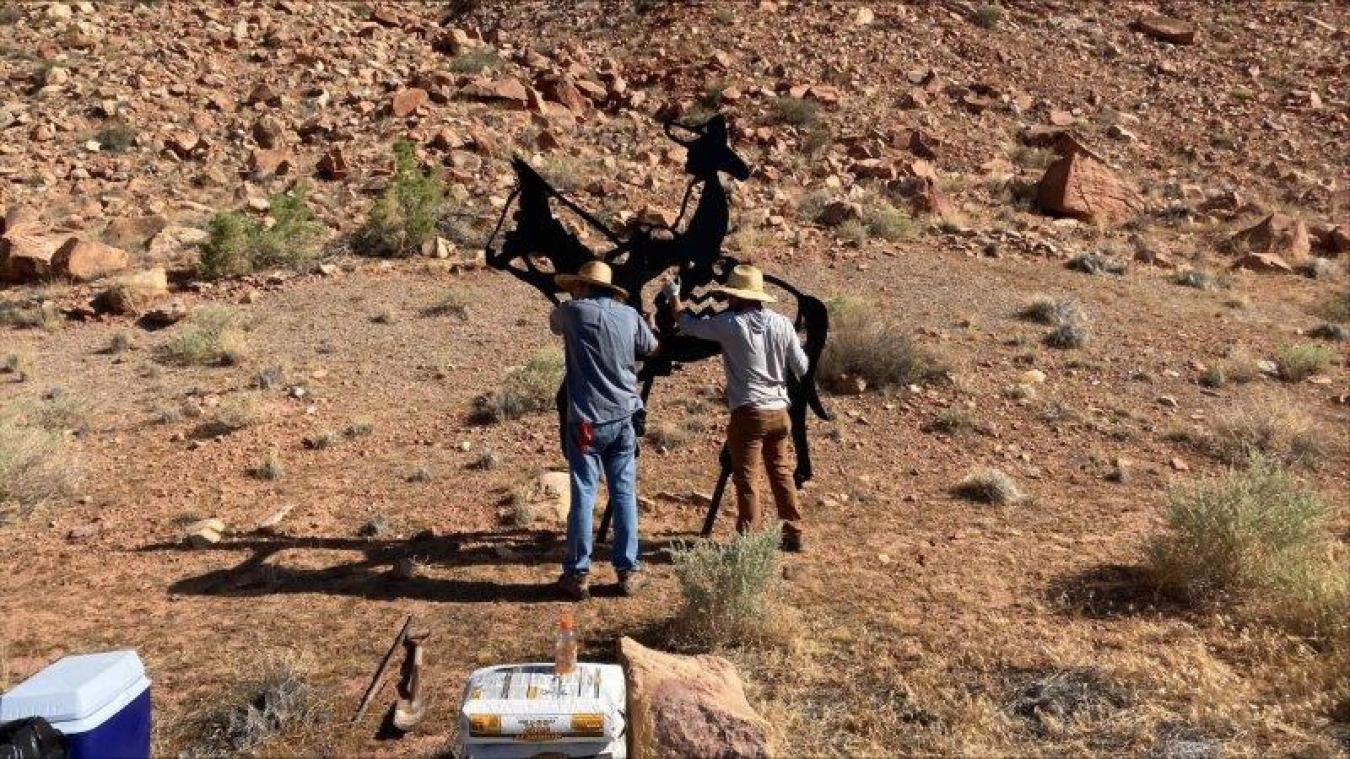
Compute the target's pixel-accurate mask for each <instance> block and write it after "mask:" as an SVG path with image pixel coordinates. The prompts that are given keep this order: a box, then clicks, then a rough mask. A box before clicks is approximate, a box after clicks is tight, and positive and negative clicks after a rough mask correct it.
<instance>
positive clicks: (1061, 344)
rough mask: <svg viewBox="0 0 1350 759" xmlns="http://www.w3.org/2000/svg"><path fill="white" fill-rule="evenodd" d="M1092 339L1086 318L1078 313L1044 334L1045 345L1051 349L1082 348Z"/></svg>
mask: <svg viewBox="0 0 1350 759" xmlns="http://www.w3.org/2000/svg"><path fill="white" fill-rule="evenodd" d="M1091 339H1092V332H1091V331H1090V330H1089V329H1088V324H1087V319H1086V317H1085V316H1084V315H1083V314H1082V313H1081V312H1079V313H1078V314H1076V315H1075V317H1074V318H1071V319H1068V320H1066V321H1063V322H1061V323H1060V324H1059V325H1058V326H1056V327H1055V328H1054V329H1052V330H1050V331H1049V332H1047V333H1045V338H1044V340H1045V344H1046V345H1048V346H1050V347H1051V348H1065V349H1068V348H1082V347H1083V346H1085V345H1087V344H1088V341H1089V340H1091Z"/></svg>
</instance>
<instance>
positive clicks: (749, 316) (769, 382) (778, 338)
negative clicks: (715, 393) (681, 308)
mask: <svg viewBox="0 0 1350 759" xmlns="http://www.w3.org/2000/svg"><path fill="white" fill-rule="evenodd" d="M680 332H682V333H684V334H686V335H690V336H691V337H699V338H703V339H704V340H711V341H713V342H715V343H718V344H720V345H721V346H722V364H723V366H724V367H725V368H726V373H727V406H728V407H730V408H731V410H732V411H735V410H736V409H738V408H740V407H741V406H750V407H752V408H756V409H766V410H771V409H782V408H787V406H788V392H787V380H788V372H791V373H792V376H793V377H794V378H801V377H802V375H804V374H806V369H807V359H806V352H805V351H803V350H802V344H801V341H800V340H799V339H798V338H797V330H796V329H794V328H793V326H792V322H791V321H790V320H789V319H788V318H787V317H786V316H783V315H782V314H779V313H776V312H774V311H770V310H769V309H767V308H765V309H749V310H745V311H724V312H723V313H720V314H718V315H716V316H711V317H707V318H700V317H697V316H693V315H690V314H685V315H684V316H682V317H681V318H680Z"/></svg>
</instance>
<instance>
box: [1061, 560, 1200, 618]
mask: <svg viewBox="0 0 1350 759" xmlns="http://www.w3.org/2000/svg"><path fill="white" fill-rule="evenodd" d="M1045 597H1046V600H1048V601H1049V602H1050V603H1051V604H1052V605H1054V606H1055V607H1056V608H1057V609H1059V610H1060V611H1061V612H1064V613H1066V614H1071V615H1075V616H1081V617H1087V618H1090V619H1110V618H1112V617H1131V616H1142V615H1148V614H1178V613H1181V612H1183V611H1184V610H1185V607H1184V606H1183V605H1182V604H1180V603H1179V602H1177V601H1176V600H1174V599H1172V598H1169V597H1168V596H1166V595H1165V594H1163V593H1162V592H1161V591H1159V590H1158V587H1157V585H1156V584H1155V583H1154V582H1153V581H1152V579H1151V578H1150V577H1149V575H1148V572H1147V570H1146V569H1145V568H1144V567H1141V566H1131V565H1127V564H1102V565H1099V566H1095V567H1091V568H1089V569H1086V570H1083V571H1079V572H1074V573H1072V574H1067V575H1061V576H1059V577H1056V578H1055V579H1053V580H1051V582H1050V584H1049V585H1048V586H1047V587H1046V591H1045Z"/></svg>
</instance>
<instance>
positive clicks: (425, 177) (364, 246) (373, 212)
mask: <svg viewBox="0 0 1350 759" xmlns="http://www.w3.org/2000/svg"><path fill="white" fill-rule="evenodd" d="M445 212H446V195H445V180H444V178H443V177H442V175H441V172H439V171H435V170H433V171H423V170H422V169H421V168H419V167H418V165H417V157H416V156H415V155H414V154H413V145H412V143H411V142H408V141H407V140H399V141H398V142H396V143H394V178H393V180H392V181H390V183H389V187H388V188H387V189H386V190H385V191H384V194H383V195H381V196H380V199H379V200H377V201H375V205H374V206H372V207H371V209H370V217H369V218H368V219H367V220H366V223H365V226H363V227H362V228H361V229H360V231H358V232H357V234H356V248H357V250H358V251H359V252H362V253H364V254H366V255H371V256H380V257H386V258H387V257H402V256H410V255H413V254H415V253H416V252H417V251H419V250H420V249H421V248H422V245H423V244H424V243H426V242H427V241H428V240H430V239H432V238H433V237H434V236H435V234H436V227H437V225H438V224H439V223H440V222H441V220H442V219H443V218H444V217H445Z"/></svg>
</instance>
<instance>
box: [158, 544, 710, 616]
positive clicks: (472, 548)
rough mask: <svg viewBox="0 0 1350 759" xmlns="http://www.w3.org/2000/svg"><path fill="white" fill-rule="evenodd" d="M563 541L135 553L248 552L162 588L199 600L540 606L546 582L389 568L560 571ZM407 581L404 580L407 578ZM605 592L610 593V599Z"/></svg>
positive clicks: (647, 557) (659, 558) (598, 553)
mask: <svg viewBox="0 0 1350 759" xmlns="http://www.w3.org/2000/svg"><path fill="white" fill-rule="evenodd" d="M564 537H565V536H563V535H561V534H559V533H556V532H553V531H548V530H499V531H482V532H471V533H456V534H454V535H447V536H444V537H438V536H435V535H431V534H429V533H423V534H420V535H417V536H414V537H413V538H412V539H409V540H379V539H370V538H325V537H291V536H286V535H261V534H254V535H248V536H243V537H240V538H237V539H232V540H231V539H227V540H223V541H221V542H219V543H217V544H215V545H212V546H207V547H205V548H194V547H191V546H188V545H186V544H182V543H158V544H152V545H147V546H143V547H141V548H140V549H138V550H139V551H142V552H152V551H191V552H213V551H218V552H222V553H225V552H229V553H235V552H238V551H249V552H250V555H249V556H248V557H247V558H246V559H244V560H243V561H242V562H240V563H238V564H236V565H235V566H232V567H228V568H225V569H217V570H212V571H210V572H206V573H205V574H201V575H197V576H193V577H187V578H184V579H182V580H179V581H177V582H175V583H173V584H172V585H170V586H169V593H170V594H175V595H198V596H266V595H277V594H288V593H323V594H328V595H345V596H358V597H362V598H369V599H372V600H383V601H392V600H397V599H413V600H421V601H439V602H445V603H484V602H486V603H491V602H501V601H506V602H513V603H542V602H547V601H558V600H562V599H561V597H560V595H559V593H558V591H557V590H556V588H555V587H554V586H553V584H552V582H551V581H546V582H543V583H539V582H527V583H512V582H499V581H492V580H485V579H467V578H466V579H458V578H445V577H433V576H428V575H427V574H422V573H421V572H418V571H413V572H411V573H408V572H406V571H405V572H402V573H400V572H398V571H396V565H398V564H400V563H402V564H404V567H403V569H405V570H406V569H407V568H408V567H407V566H406V565H407V562H412V564H413V566H414V567H418V566H422V567H457V568H469V567H476V566H496V567H502V566H508V565H515V566H542V565H549V564H552V565H555V566H557V565H560V564H561V562H562V556H563V548H564ZM682 537H684V536H680V535H672V534H663V535H656V536H651V537H648V538H646V539H644V540H643V541H642V543H641V549H640V550H641V554H640V558H641V561H642V562H643V563H644V564H648V565H654V564H667V563H669V562H670V549H671V547H672V546H673V545H674V544H675V543H677V542H678V541H679V540H680V539H681V538H682ZM283 551H325V552H327V551H351V552H355V553H359V554H360V558H358V559H356V560H353V561H344V562H341V563H336V564H330V565H328V566H323V567H315V568H308V567H302V566H288V565H287V564H284V563H281V562H280V561H276V560H272V561H269V559H274V557H276V555H277V554H279V553H281V552H283ZM593 555H594V558H593V560H592V561H593V562H594V564H595V567H594V569H593V570H592V576H593V577H594V578H595V580H596V581H597V582H598V583H605V582H606V579H605V578H606V576H607V575H608V574H609V573H608V572H607V571H606V570H605V569H604V568H603V566H601V565H603V564H605V563H607V557H608V546H606V545H601V546H598V547H597V548H596V550H595V552H594V554H593ZM409 575H411V576H409ZM609 591H614V592H613V593H611V592H609ZM593 593H594V594H595V595H597V596H604V595H613V594H614V593H617V590H614V589H612V588H610V587H609V586H608V585H604V584H598V585H597V586H595V587H594V589H593Z"/></svg>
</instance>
